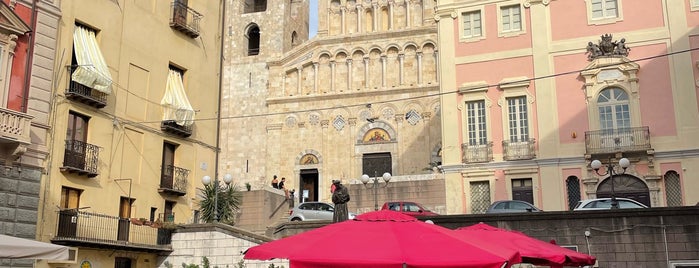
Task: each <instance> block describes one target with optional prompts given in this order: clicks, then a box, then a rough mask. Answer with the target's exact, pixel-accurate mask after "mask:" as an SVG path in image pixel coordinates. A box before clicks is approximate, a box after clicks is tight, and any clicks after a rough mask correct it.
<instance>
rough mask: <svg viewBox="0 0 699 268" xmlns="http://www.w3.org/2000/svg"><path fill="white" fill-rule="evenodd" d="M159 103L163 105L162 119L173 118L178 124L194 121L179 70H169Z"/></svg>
mask: <svg viewBox="0 0 699 268" xmlns="http://www.w3.org/2000/svg"><path fill="white" fill-rule="evenodd" d="M160 105H162V106H163V121H166V120H174V121H175V122H176V123H177V124H178V125H180V126H190V125H192V123H194V109H192V105H191V104H189V100H188V99H187V95H186V94H185V93H184V84H182V75H181V74H180V72H178V71H175V70H170V74H169V75H168V76H167V85H166V87H165V95H164V96H163V99H162V100H161V101H160Z"/></svg>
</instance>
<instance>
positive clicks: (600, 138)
mask: <svg viewBox="0 0 699 268" xmlns="http://www.w3.org/2000/svg"><path fill="white" fill-rule="evenodd" d="M650 148H651V146H650V130H649V128H648V127H647V126H646V127H632V128H616V129H604V130H595V131H586V132H585V150H586V151H587V154H603V153H617V152H634V151H636V152H637V151H646V150H648V149H650Z"/></svg>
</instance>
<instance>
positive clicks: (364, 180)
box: [360, 171, 391, 211]
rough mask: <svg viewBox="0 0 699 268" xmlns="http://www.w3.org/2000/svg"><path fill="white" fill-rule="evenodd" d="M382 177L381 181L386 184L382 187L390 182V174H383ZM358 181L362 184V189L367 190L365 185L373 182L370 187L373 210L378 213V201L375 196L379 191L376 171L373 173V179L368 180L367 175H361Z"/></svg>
mask: <svg viewBox="0 0 699 268" xmlns="http://www.w3.org/2000/svg"><path fill="white" fill-rule="evenodd" d="M382 177H383V181H384V182H386V184H384V186H383V187H386V186H388V182H389V181H391V173H388V172H386V173H384V174H383V176H382ZM360 180H361V181H362V183H364V187H365V188H367V189H368V188H369V186H368V185H367V183H369V181H370V180H371V181H373V182H374V183H373V184H372V187H371V188H373V189H374V210H377V211H378V210H379V200H378V199H377V194H378V189H379V178H378V177H377V175H376V171H374V178H369V175H367V174H364V175H362V177H361V178H360Z"/></svg>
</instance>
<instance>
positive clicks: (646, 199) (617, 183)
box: [596, 174, 651, 207]
mask: <svg viewBox="0 0 699 268" xmlns="http://www.w3.org/2000/svg"><path fill="white" fill-rule="evenodd" d="M613 186H614V191H612V180H610V179H609V177H607V178H606V179H604V180H603V181H602V182H601V183H600V184H599V185H598V186H597V193H596V194H597V197H598V198H605V197H612V193H614V196H616V197H623V198H629V199H633V200H636V201H638V202H641V203H643V204H644V205H646V206H648V207H650V206H651V205H650V194H649V191H648V186H647V185H646V183H645V182H643V180H641V179H639V178H637V177H635V176H633V175H628V174H621V175H614V182H613Z"/></svg>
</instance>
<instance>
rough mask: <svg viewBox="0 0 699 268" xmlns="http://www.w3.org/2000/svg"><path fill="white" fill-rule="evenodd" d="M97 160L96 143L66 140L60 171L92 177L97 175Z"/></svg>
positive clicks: (97, 149) (97, 150) (97, 148)
mask: <svg viewBox="0 0 699 268" xmlns="http://www.w3.org/2000/svg"><path fill="white" fill-rule="evenodd" d="M98 161H99V147H98V146H97V145H93V144H89V143H86V142H83V141H77V140H66V151H65V153H64V155H63V166H62V167H61V170H62V171H68V172H71V173H73V172H75V173H78V174H80V175H87V176H88V177H94V176H97V175H99V173H98V172H97V167H98V166H97V164H98Z"/></svg>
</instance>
